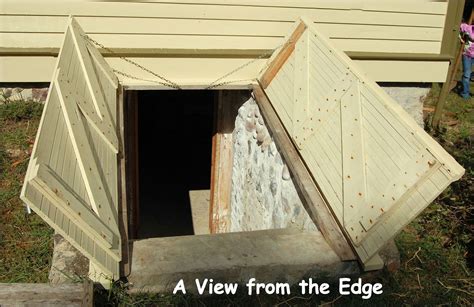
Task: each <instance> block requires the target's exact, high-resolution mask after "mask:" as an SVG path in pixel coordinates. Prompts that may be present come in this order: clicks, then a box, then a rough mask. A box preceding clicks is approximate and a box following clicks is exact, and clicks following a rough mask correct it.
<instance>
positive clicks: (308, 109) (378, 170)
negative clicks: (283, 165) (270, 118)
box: [259, 19, 464, 263]
mask: <svg viewBox="0 0 474 307" xmlns="http://www.w3.org/2000/svg"><path fill="white" fill-rule="evenodd" d="M407 73H409V72H407ZM259 83H260V87H261V88H262V89H263V91H264V92H265V94H266V96H267V98H268V100H269V101H270V102H271V104H272V106H273V108H274V109H275V112H276V113H277V114H278V116H279V118H280V120H281V122H282V124H283V126H284V127H285V129H286V130H287V133H288V134H289V136H290V138H291V139H292V141H293V143H294V145H295V146H296V148H297V150H298V152H299V154H300V156H301V158H302V159H303V161H304V163H305V164H306V167H307V168H308V170H309V172H310V173H311V175H312V177H313V179H314V180H315V182H316V184H317V185H318V187H319V189H320V192H321V193H322V195H323V196H324V198H325V200H326V203H327V205H328V206H329V208H330V210H331V212H332V214H333V215H334V217H335V218H336V220H337V221H338V224H339V226H340V228H341V229H342V231H343V232H344V233H345V235H346V237H347V238H348V239H349V241H350V242H351V245H352V246H353V248H354V250H355V251H356V253H357V255H358V257H359V259H360V261H361V262H362V263H367V262H368V260H370V259H371V258H372V257H373V256H374V255H375V254H376V253H377V252H378V250H379V249H380V248H381V247H383V246H384V245H385V244H386V243H387V241H388V240H389V239H391V238H392V237H393V236H394V235H395V234H396V233H397V232H398V231H400V230H401V229H402V228H403V227H404V226H405V225H407V224H408V223H409V222H410V221H412V220H413V219H414V218H415V217H416V216H417V215H418V214H419V213H420V212H421V211H422V210H423V209H424V208H425V207H426V206H427V205H428V204H429V203H430V202H432V201H433V200H434V198H435V197H436V196H438V195H439V194H440V193H441V192H442V191H443V190H444V189H445V188H446V187H447V186H448V185H449V184H450V183H451V182H453V181H455V180H457V179H459V178H460V177H461V176H462V174H463V173H464V169H463V168H462V167H461V166H460V165H459V164H458V163H457V162H456V161H455V160H454V159H453V158H452V157H451V156H450V155H449V154H448V153H447V152H446V151H445V150H444V149H443V148H442V147H441V146H440V145H439V144H438V143H437V142H436V141H435V140H433V139H432V138H431V137H430V136H429V135H428V134H427V133H426V132H425V131H424V130H423V128H421V127H420V126H418V125H417V123H416V122H415V121H414V120H413V119H412V118H411V116H410V115H409V114H407V113H406V112H405V111H404V110H403V109H402V108H401V107H400V106H399V105H398V104H397V103H396V102H395V101H394V100H393V99H392V98H391V97H389V96H388V95H387V94H386V93H385V92H384V91H383V89H381V88H380V87H379V86H378V85H377V84H376V83H375V82H374V81H372V80H370V79H369V78H368V77H367V76H366V75H365V74H364V73H363V72H361V71H360V70H359V68H358V67H357V65H356V63H354V62H353V61H352V60H351V59H350V58H349V57H347V56H346V55H345V54H344V53H343V52H342V51H340V50H339V49H337V48H336V47H334V46H333V43H332V42H330V41H329V39H327V38H326V37H325V36H324V35H322V34H321V33H320V32H319V31H318V30H317V28H316V26H315V25H314V24H313V23H312V22H310V21H306V20H305V19H301V20H300V21H298V22H297V23H296V25H295V27H294V31H293V33H292V34H291V35H290V36H289V38H288V40H287V42H286V44H285V45H284V46H283V47H282V48H280V49H279V50H277V51H276V52H275V54H274V55H273V56H272V57H271V58H270V60H269V64H268V67H267V68H266V69H265V71H263V73H262V74H261V76H260V78H259Z"/></svg>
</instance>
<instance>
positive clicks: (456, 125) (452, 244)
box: [0, 85, 474, 306]
mask: <svg viewBox="0 0 474 307" xmlns="http://www.w3.org/2000/svg"><path fill="white" fill-rule="evenodd" d="M438 93H439V87H438V86H437V85H435V86H434V87H433V89H432V91H431V92H430V94H429V96H428V98H427V99H426V102H425V104H426V105H428V106H429V105H433V104H434V103H435V101H436V97H437V95H438ZM473 104H474V102H473V101H465V100H462V99H460V98H459V97H458V96H457V95H456V94H454V93H451V94H450V95H449V97H448V104H447V106H446V111H447V113H446V114H447V116H445V117H444V118H443V128H442V129H440V131H434V130H430V129H427V130H428V131H429V132H430V133H431V134H432V135H433V136H434V137H435V138H437V139H438V141H439V142H440V143H441V144H442V145H443V146H444V147H445V148H446V149H447V150H448V151H449V152H450V153H451V154H452V155H453V156H454V157H455V158H456V159H457V160H458V161H459V162H460V163H461V164H462V165H463V166H464V167H465V168H466V175H465V176H464V177H463V178H462V179H461V180H460V181H458V182H456V183H454V184H452V185H451V186H450V188H448V189H447V190H446V191H445V192H444V193H443V194H442V195H441V196H440V197H439V198H438V199H437V200H436V201H435V202H434V203H433V204H431V205H430V206H429V207H428V209H427V210H425V211H424V212H423V214H422V215H421V216H419V217H418V218H417V219H416V220H415V221H414V222H412V223H411V224H410V225H409V226H408V227H406V228H405V229H404V230H403V231H402V232H401V233H400V234H399V235H398V236H397V238H396V244H397V246H398V247H399V250H400V254H401V267H400V269H399V270H398V271H396V272H387V271H382V272H379V273H376V274H374V273H370V274H365V275H364V278H365V279H366V280H367V281H372V282H381V283H382V284H383V287H384V293H383V295H380V296H376V297H373V298H372V299H370V300H368V301H367V300H362V299H360V298H358V297H340V296H339V295H338V294H337V293H332V294H331V295H329V296H299V295H296V294H295V295H292V296H288V297H280V296H258V297H255V296H252V297H248V296H247V295H245V294H239V295H235V296H231V297H224V296H222V297H198V296H191V295H178V296H172V295H161V294H154V295H150V294H138V295H129V294H127V292H126V286H125V285H124V284H122V283H120V282H117V283H116V284H115V285H114V286H113V287H112V289H111V290H99V289H97V291H96V303H97V305H99V306H102V305H109V306H117V305H122V306H128V305H132V304H133V305H137V306H150V305H155V306H174V305H180V306H253V305H257V306H275V305H277V306H288V305H290V306H314V305H317V304H324V303H326V304H329V303H330V304H334V305H349V306H360V305H369V306H371V305H387V306H398V305H453V304H457V305H469V306H470V305H471V302H472V301H473V299H474V298H473V297H474V277H473V275H472V274H473V272H472V268H473V266H474V261H473V257H472V255H473V253H474V251H473V241H472V238H473V237H474V236H473V229H474V225H473V204H474V191H473V189H474V150H473V148H472V144H473V141H474V137H473V136H474V133H473V132H474V113H473V109H474V107H473ZM40 111H41V105H38V104H32V103H29V104H21V103H10V104H8V105H0V282H45V281H47V274H48V271H49V267H50V261H51V252H52V239H51V237H52V230H51V229H50V228H49V227H48V226H47V225H46V224H45V223H44V222H42V220H41V219H39V218H38V216H36V215H35V214H32V215H29V216H28V215H26V214H25V210H24V207H23V205H22V203H21V201H20V199H19V197H18V195H19V192H20V189H21V185H22V182H23V176H24V173H25V171H26V167H27V163H28V157H29V154H30V152H31V149H32V144H33V141H34V135H35V133H36V129H37V126H38V122H39V113H40ZM332 289H337V287H336V286H335V285H333V286H332ZM296 292H297V291H296V290H295V291H293V293H296Z"/></svg>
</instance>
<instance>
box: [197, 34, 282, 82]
mask: <svg viewBox="0 0 474 307" xmlns="http://www.w3.org/2000/svg"><path fill="white" fill-rule="evenodd" d="M288 43H289V42H286V43H284V44H281V45H279V46H277V47H276V48H274V49H272V50H270V51H267V52H265V53H263V54H261V55H260V56H258V57H257V58H255V59H252V60H250V61H248V62H246V63H244V64H242V65H240V66H238V67H237V68H235V69H234V70H232V71H230V72H228V73H226V74H225V75H223V76H222V77H219V78H217V79H216V80H215V81H214V82H212V83H211V84H209V86H207V87H206V88H205V89H206V90H210V89H213V88H216V87H219V86H223V85H226V84H229V83H233V82H239V81H245V80H235V81H224V82H221V83H217V82H219V81H221V80H223V79H225V78H227V77H228V76H230V75H232V74H233V73H235V72H237V71H239V70H241V69H244V68H245V67H247V66H249V65H250V64H253V63H254V62H256V61H258V60H261V59H263V58H265V57H268V56H271V55H272V54H273V52H275V50H278V49H279V48H281V47H283V46H285V45H286V44H288Z"/></svg>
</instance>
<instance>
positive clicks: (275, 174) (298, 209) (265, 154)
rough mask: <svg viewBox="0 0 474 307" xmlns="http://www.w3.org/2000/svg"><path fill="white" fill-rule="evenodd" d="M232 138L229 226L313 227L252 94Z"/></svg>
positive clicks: (234, 228)
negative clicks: (232, 155)
mask: <svg viewBox="0 0 474 307" xmlns="http://www.w3.org/2000/svg"><path fill="white" fill-rule="evenodd" d="M233 140H234V147H233V150H234V159H233V169H232V192H231V193H232V199H231V217H230V230H231V231H253V230H264V229H276V228H297V229H307V230H316V226H315V225H314V223H313V221H312V220H311V218H310V217H309V215H308V213H307V212H306V210H305V208H304V207H303V204H302V202H301V200H300V197H299V195H298V193H297V191H296V188H295V185H294V183H293V181H292V179H291V176H290V173H289V171H288V168H287V166H286V164H285V162H284V161H283V159H282V157H281V155H280V153H279V152H278V149H277V147H276V145H275V143H274V142H273V140H272V138H271V134H270V133H269V131H268V129H267V128H266V126H265V123H264V120H263V117H262V115H261V114H260V111H259V109H258V106H257V104H256V102H255V101H254V100H253V98H250V99H249V100H248V101H247V102H245V103H244V104H243V105H242V106H241V107H240V109H239V113H238V116H237V118H236V120H235V129H234V132H233Z"/></svg>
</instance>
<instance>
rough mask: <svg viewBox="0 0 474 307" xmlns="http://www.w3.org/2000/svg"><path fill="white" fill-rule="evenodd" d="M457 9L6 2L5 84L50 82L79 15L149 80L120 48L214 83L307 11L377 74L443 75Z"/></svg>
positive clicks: (174, 72)
mask: <svg viewBox="0 0 474 307" xmlns="http://www.w3.org/2000/svg"><path fill="white" fill-rule="evenodd" d="M453 2H456V1H453ZM449 11H450V9H449V6H448V4H447V3H446V2H423V1H417V2H416V3H414V2H413V1H377V2H376V1H363V0H356V1H349V0H342V1H325V0H317V1H312V0H298V1H290V0H281V1H268V0H257V1H237V0H235V1H223V0H212V1H211V0H193V1H187V0H180V1H168V0H160V1H148V2H146V3H144V2H140V3H137V2H134V3H125V2H71V3H69V2H56V3H54V4H52V5H48V3H47V2H41V3H38V2H32V1H9V0H7V1H2V11H1V12H0V42H1V43H0V46H1V47H0V82H47V81H49V80H50V78H51V75H52V69H53V66H54V64H55V59H54V57H55V56H56V55H57V53H58V50H59V48H60V46H61V42H62V37H63V33H64V30H65V28H66V23H67V18H68V16H69V15H70V14H72V15H74V16H75V18H77V20H78V22H79V23H80V24H81V26H82V27H83V28H84V30H85V32H86V33H87V34H88V35H90V37H92V38H93V39H95V40H96V41H98V42H99V43H101V44H103V45H105V46H106V47H107V48H110V49H111V50H112V51H113V52H114V53H110V50H109V49H107V50H102V52H103V53H104V54H106V55H107V56H108V58H107V61H108V62H109V63H110V64H111V65H112V67H114V68H115V69H118V70H121V71H124V72H127V73H130V74H132V75H133V76H136V77H139V78H144V79H153V78H154V77H153V76H152V75H150V74H149V73H146V72H144V71H142V70H140V69H138V68H137V67H135V66H133V65H130V64H129V63H126V62H124V61H123V60H121V59H119V58H118V56H119V55H124V56H127V57H130V58H132V59H134V60H136V61H138V62H139V63H141V64H143V65H144V66H145V67H147V68H149V69H151V70H153V71H156V72H159V73H160V74H162V75H164V76H166V77H168V78H170V79H173V80H177V81H179V82H181V83H193V82H196V80H199V81H200V82H203V81H204V82H207V81H209V82H211V81H213V80H215V79H216V78H218V77H220V76H222V75H224V74H225V73H227V72H229V71H230V70H232V69H234V68H236V67H238V66H239V65H242V64H244V63H246V62H247V61H248V60H249V58H250V59H251V58H255V57H258V56H260V55H262V54H264V53H266V52H269V51H271V50H272V49H274V48H276V47H278V46H280V45H281V44H282V43H283V42H284V37H285V35H286V34H287V33H288V32H289V31H290V29H291V26H292V23H293V22H294V21H295V20H296V19H297V18H298V17H299V16H306V17H309V18H311V19H312V20H314V22H315V24H316V25H317V26H318V28H319V29H320V30H321V32H323V33H324V34H326V35H327V36H329V37H330V38H331V40H333V42H334V43H335V44H336V46H338V47H340V48H341V49H342V50H344V51H346V52H347V53H348V54H349V55H350V56H351V57H352V58H353V59H354V60H356V61H357V62H358V63H359V65H361V67H362V68H363V69H365V70H366V71H367V73H368V74H369V76H371V77H372V78H373V79H375V80H376V81H387V82H439V81H444V79H445V77H446V72H447V67H448V59H447V56H448V55H447V54H444V53H443V52H442V51H443V46H444V45H445V44H446V42H445V39H446V37H447V35H446V33H445V32H446V31H445V30H446V29H447V28H446V26H445V22H446V20H447V18H446V16H447V14H448V12H449ZM451 11H452V10H451ZM451 15H452V14H451ZM264 65H265V59H261V60H258V61H255V62H253V63H252V64H251V65H248V66H247V67H246V68H245V69H244V70H241V71H239V72H237V73H236V74H233V75H232V76H231V77H230V78H231V79H232V80H241V79H253V78H255V77H256V75H257V74H258V72H259V71H260V69H261V68H262V67H264ZM407 71H410V73H406V72H407ZM122 79H123V81H124V82H126V83H130V84H136V83H138V82H137V80H135V79H130V78H127V77H122ZM140 82H141V83H143V82H144V81H143V80H142V81H140Z"/></svg>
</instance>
